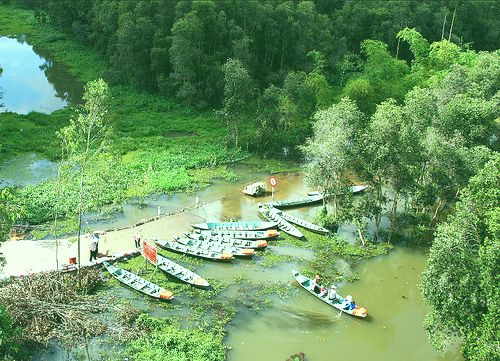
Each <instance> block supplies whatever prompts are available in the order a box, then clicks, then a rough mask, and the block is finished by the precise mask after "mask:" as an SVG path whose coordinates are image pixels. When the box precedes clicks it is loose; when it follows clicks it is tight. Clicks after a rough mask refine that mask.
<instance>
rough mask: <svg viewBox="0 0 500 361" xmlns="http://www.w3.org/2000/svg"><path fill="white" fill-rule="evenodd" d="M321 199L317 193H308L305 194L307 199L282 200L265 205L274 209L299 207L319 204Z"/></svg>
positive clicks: (321, 196)
mask: <svg viewBox="0 0 500 361" xmlns="http://www.w3.org/2000/svg"><path fill="white" fill-rule="evenodd" d="M323 198H324V197H323V195H322V194H321V193H319V192H310V193H308V194H307V197H302V198H291V199H283V200H280V201H274V202H269V203H266V205H267V206H272V207H276V208H286V207H300V206H305V205H308V204H313V203H317V202H321V201H322V200H323Z"/></svg>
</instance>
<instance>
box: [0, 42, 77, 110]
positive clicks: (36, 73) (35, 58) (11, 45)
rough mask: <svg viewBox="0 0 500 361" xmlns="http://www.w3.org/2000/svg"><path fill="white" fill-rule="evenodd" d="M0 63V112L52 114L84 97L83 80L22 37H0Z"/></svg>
mask: <svg viewBox="0 0 500 361" xmlns="http://www.w3.org/2000/svg"><path fill="white" fill-rule="evenodd" d="M0 66H1V67H2V69H3V72H2V74H1V75H0V104H2V106H0V112H14V113H18V114H28V113H29V112H32V111H36V112H40V113H47V114H48V113H52V112H53V111H54V110H57V109H61V108H64V107H65V106H67V105H71V104H77V103H78V102H80V100H81V97H82V94H83V84H82V83H81V82H79V81H77V80H76V79H74V78H73V77H72V76H71V74H69V72H68V70H67V68H66V67H65V66H64V65H63V64H61V63H58V62H55V61H52V60H51V59H50V56H49V54H48V53H47V52H46V51H44V50H42V49H39V48H37V47H34V46H32V45H30V44H28V43H27V42H26V41H25V40H24V38H22V37H20V38H9V37H4V36H2V37H0Z"/></svg>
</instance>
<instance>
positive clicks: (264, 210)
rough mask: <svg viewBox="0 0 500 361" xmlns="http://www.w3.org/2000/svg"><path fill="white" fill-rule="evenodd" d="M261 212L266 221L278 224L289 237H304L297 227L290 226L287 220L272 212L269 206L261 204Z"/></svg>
mask: <svg viewBox="0 0 500 361" xmlns="http://www.w3.org/2000/svg"><path fill="white" fill-rule="evenodd" d="M259 212H260V214H262V216H263V217H264V218H265V219H267V220H269V221H273V222H276V223H277V224H278V227H279V229H281V230H282V231H283V232H286V233H288V234H289V235H291V236H294V237H297V238H302V237H304V235H303V234H302V232H300V231H299V230H298V229H297V228H296V227H295V226H293V225H292V224H290V223H289V222H288V221H287V220H285V219H284V218H282V217H281V216H280V215H278V214H277V213H273V212H270V211H269V208H268V207H267V206H265V205H263V204H259Z"/></svg>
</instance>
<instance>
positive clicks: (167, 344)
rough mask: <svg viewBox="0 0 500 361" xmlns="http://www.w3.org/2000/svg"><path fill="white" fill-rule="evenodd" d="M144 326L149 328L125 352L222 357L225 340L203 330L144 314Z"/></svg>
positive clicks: (143, 359)
mask: <svg viewBox="0 0 500 361" xmlns="http://www.w3.org/2000/svg"><path fill="white" fill-rule="evenodd" d="M137 323H138V325H139V327H140V328H142V329H145V330H147V331H148V332H147V333H145V334H144V335H142V336H141V337H140V338H138V339H137V340H133V341H131V342H130V343H129V345H128V347H127V350H126V351H125V354H127V355H130V356H133V359H134V360H138V361H150V360H151V361H161V360H165V359H168V360H172V361H220V360H224V359H225V355H224V347H223V345H222V340H221V339H220V338H216V337H214V336H213V335H211V334H210V333H206V332H203V331H200V330H182V329H181V328H180V327H179V326H178V325H176V324H172V323H171V322H170V321H169V320H166V319H163V320H160V319H153V318H151V317H149V316H147V315H141V316H140V317H139V319H138V320H137Z"/></svg>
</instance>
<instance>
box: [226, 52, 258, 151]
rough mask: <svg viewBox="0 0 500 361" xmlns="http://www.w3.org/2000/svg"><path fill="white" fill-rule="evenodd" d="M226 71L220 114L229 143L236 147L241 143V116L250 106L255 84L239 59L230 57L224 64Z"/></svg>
mask: <svg viewBox="0 0 500 361" xmlns="http://www.w3.org/2000/svg"><path fill="white" fill-rule="evenodd" d="M222 72H223V73H224V100H223V102H222V109H221V110H220V112H219V114H220V117H221V119H222V120H223V121H224V122H225V123H226V124H227V129H228V143H229V144H232V145H234V146H235V147H236V148H237V147H238V143H239V138H240V137H239V134H240V130H239V124H238V121H239V118H240V116H241V114H242V113H244V112H245V110H246V109H247V108H248V103H249V101H250V99H251V96H252V93H253V89H252V88H253V84H252V79H251V78H250V75H249V74H248V71H247V70H246V69H245V68H244V66H243V64H242V63H241V61H240V60H238V59H236V60H235V59H228V60H227V61H226V62H225V63H224V65H223V66H222Z"/></svg>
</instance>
